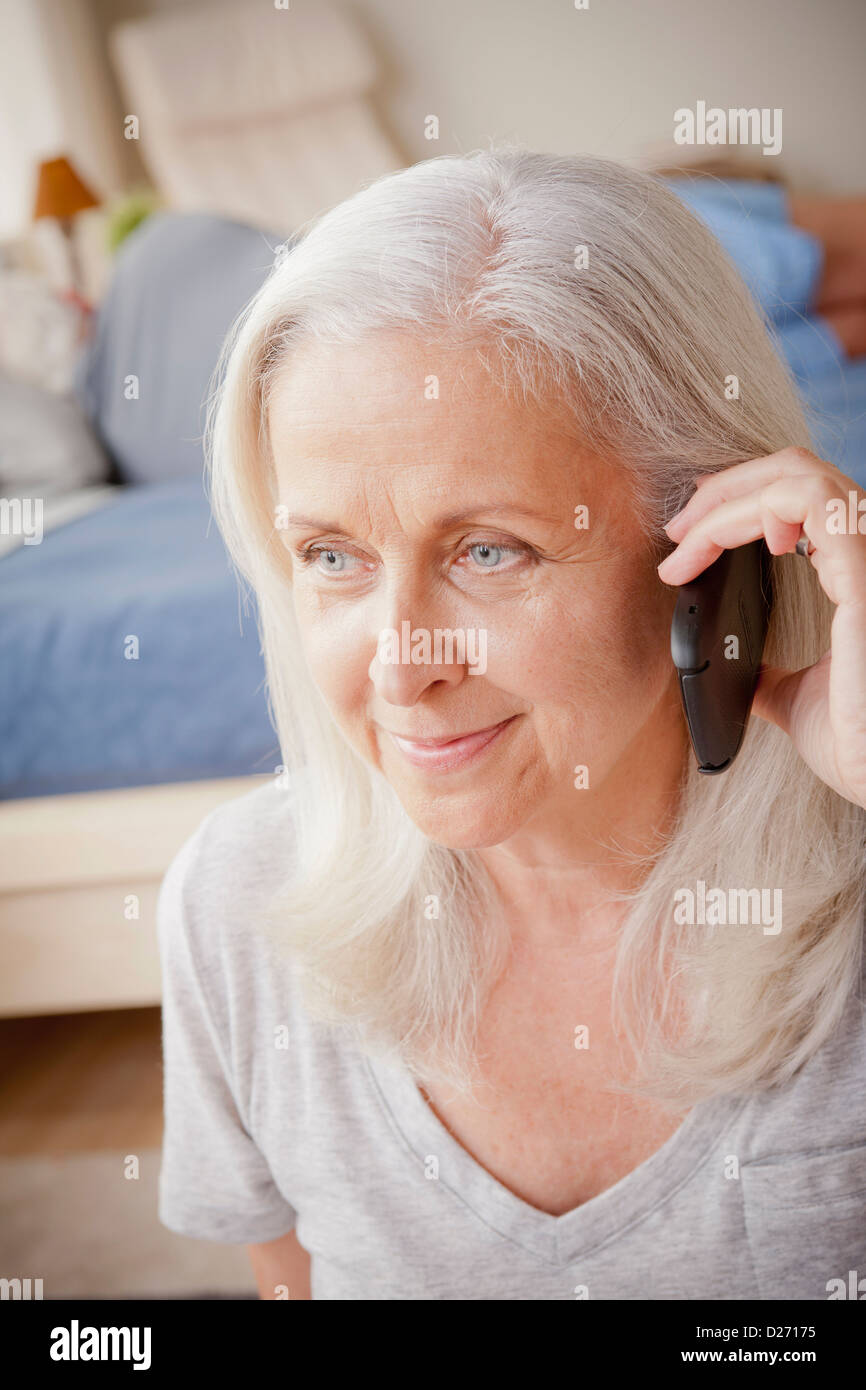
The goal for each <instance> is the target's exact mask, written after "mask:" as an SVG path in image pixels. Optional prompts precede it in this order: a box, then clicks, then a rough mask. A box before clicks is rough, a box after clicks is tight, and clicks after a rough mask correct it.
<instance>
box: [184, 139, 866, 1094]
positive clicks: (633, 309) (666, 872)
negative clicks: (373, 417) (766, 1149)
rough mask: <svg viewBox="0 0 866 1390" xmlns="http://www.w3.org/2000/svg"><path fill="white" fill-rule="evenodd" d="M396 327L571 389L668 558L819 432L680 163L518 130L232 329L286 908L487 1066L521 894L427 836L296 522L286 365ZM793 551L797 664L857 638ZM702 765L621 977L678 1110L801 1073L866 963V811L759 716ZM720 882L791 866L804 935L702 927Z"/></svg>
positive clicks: (239, 503)
mask: <svg viewBox="0 0 866 1390" xmlns="http://www.w3.org/2000/svg"><path fill="white" fill-rule="evenodd" d="M579 248H586V249H585V252H582V251H580V250H579ZM377 329H386V330H387V329H392V330H395V329H396V330H405V331H406V332H408V333H412V334H417V335H419V337H421V338H426V337H429V336H432V335H435V334H438V335H441V334H443V333H444V334H450V335H452V337H453V338H454V340H455V342H465V343H466V344H473V345H475V346H476V348H477V351H478V353H479V356H480V359H481V360H482V362H483V363H484V365H485V367H486V368H487V370H488V371H489V372H490V374H491V380H495V381H496V383H497V386H498V388H499V389H502V390H505V391H509V392H510V391H512V390H517V391H519V392H521V393H522V394H523V399H524V400H525V399H526V398H527V396H530V395H531V396H532V397H533V398H534V399H535V400H538V401H540V402H542V403H543V402H545V401H547V402H550V401H551V400H552V399H553V398H554V397H555V398H556V399H557V400H559V401H563V402H565V404H566V406H567V407H568V408H569V410H570V411H571V412H572V414H573V418H574V421H575V428H576V431H577V433H578V434H579V437H580V438H581V439H583V440H584V441H586V442H587V443H589V444H590V445H591V446H592V447H594V448H595V450H596V451H597V452H598V453H599V454H600V455H602V456H604V457H607V458H610V459H613V460H615V461H616V463H617V464H618V466H619V467H620V468H621V469H622V471H623V482H624V485H626V484H628V486H629V489H630V491H631V495H632V497H633V499H634V504H635V506H636V508H637V513H638V515H639V517H640V519H641V522H642V525H643V528H644V532H645V535H646V537H647V539H648V541H649V543H650V545H651V548H652V549H653V552H654V553H655V554H656V557H657V558H659V559H660V558H661V556H662V554H663V553H665V552H666V551H667V550H669V549H670V548H671V547H670V542H669V541H668V538H667V537H666V536H665V534H664V532H663V530H662V527H663V525H664V523H665V521H666V520H667V519H668V517H669V516H670V515H671V514H672V512H673V511H675V510H677V509H678V508H679V506H681V505H682V503H683V502H684V501H685V500H686V498H687V496H688V495H689V494H690V492H691V491H692V488H693V482H694V478H695V476H696V474H698V473H706V472H708V471H711V470H718V469H723V468H726V467H729V466H730V465H731V464H734V463H738V462H741V461H743V460H746V459H750V458H756V457H759V456H762V455H765V454H770V453H773V452H775V451H777V450H779V449H782V448H784V447H787V446H796V445H799V446H801V447H804V446H805V447H811V440H810V437H809V431H808V427H807V424H806V421H805V418H804V414H803V410H802V408H801V406H800V403H799V400H798V397H797V394H796V391H795V389H794V387H793V385H792V382H791V380H790V377H789V375H788V371H787V368H786V367H785V366H784V364H783V362H782V361H781V359H780V356H779V354H778V352H777V350H776V348H775V346H774V343H773V341H772V338H771V335H770V329H769V326H768V324H767V323H766V321H765V320H764V318H763V317H762V314H761V312H760V311H759V310H758V308H757V307H756V305H755V303H754V302H753V301H752V299H751V297H750V295H749V293H748V291H747V289H746V288H745V286H744V284H743V281H742V280H741V278H740V275H739V274H738V272H737V270H736V268H735V267H734V266H733V264H732V263H731V262H730V261H729V259H728V258H727V256H726V255H725V253H724V252H723V250H722V248H721V247H720V246H719V245H718V243H717V242H716V240H715V239H714V237H713V236H712V235H711V234H710V232H709V231H708V230H707V229H706V228H705V227H704V226H703V224H702V223H701V222H700V221H699V220H698V219H697V218H696V217H695V216H693V215H692V213H691V212H689V211H688V210H687V209H686V207H685V206H684V205H683V204H682V203H681V202H680V201H679V199H678V198H677V197H676V196H675V195H674V194H673V193H672V192H671V191H670V190H669V189H668V188H667V187H666V186H665V185H664V184H663V183H662V182H661V181H660V180H659V179H658V178H656V177H654V176H652V175H651V174H648V173H644V172H640V171H637V170H634V169H630V168H627V167H624V166H621V165H619V164H616V163H614V162H611V161H608V160H604V159H597V158H592V157H588V156H554V155H546V154H539V153H534V152H531V151H528V150H525V149H523V148H521V147H515V146H512V145H507V146H499V147H493V148H491V149H489V150H483V151H478V152H473V153H471V154H468V155H461V156H443V157H440V158H435V159H430V160H426V161H424V162H423V163H419V164H415V165H413V166H412V167H410V168H407V169H404V170H401V171H400V172H398V173H394V174H389V175H386V176H385V177H383V178H380V179H378V180H377V181H376V182H374V183H372V184H371V185H369V186H368V187H366V188H365V189H363V190H362V191H361V192H359V193H357V194H356V195H355V196H353V197H351V198H349V199H348V200H347V201H345V202H343V203H341V204H340V205H339V206H338V207H335V208H333V209H332V210H331V211H329V212H328V213H326V214H325V215H324V216H322V217H321V218H320V219H319V220H317V221H315V222H314V223H313V224H312V225H310V226H308V227H305V228H304V229H302V234H301V235H299V237H298V238H297V239H296V241H295V242H294V243H293V244H292V245H290V247H289V248H288V252H287V254H286V255H285V256H284V257H280V258H278V260H277V263H276V264H275V267H274V269H273V271H272V272H271V274H270V275H269V276H268V278H267V280H266V281H265V283H264V284H263V286H262V287H261V289H260V291H259V292H258V293H257V294H256V295H255V297H254V298H253V299H252V301H251V302H250V303H249V304H248V305H247V307H246V309H245V310H244V312H243V313H242V314H241V316H240V317H239V318H238V320H237V321H236V323H235V325H234V327H233V329H232V331H231V333H230V334H229V337H228V339H227V340H226V343H225V345H224V348H223V352H222V354H221V358H220V362H219V364H218V367H217V372H216V374H215V378H214V393H213V395H212V398H211V400H210V402H209V409H208V422H207V432H206V443H207V456H208V463H209V470H210V479H209V481H210V493H211V501H212V506H213V511H214V514H215V517H216V520H217V523H218V525H219V527H220V530H221V532H222V534H223V536H224V538H225V541H226V544H227V546H228V549H229V552H230V555H231V557H232V560H233V562H234V564H235V566H236V569H237V571H238V573H239V576H241V577H242V579H245V580H247V581H248V582H249V584H250V585H251V586H252V588H253V590H254V591H255V595H256V597H257V601H258V621H259V624H260V634H261V639H262V645H263V651H264V659H265V665H266V671H267V680H268V695H269V701H270V708H271V714H272V718H273V721H274V724H275V728H276V731H277V735H278V738H279V741H280V748H281V758H282V762H283V764H284V765H285V767H286V769H287V774H286V776H287V779H288V783H289V787H290V793H289V794H291V796H292V797H293V798H294V800H295V809H294V823H295V827H296V835H297V841H296V844H295V848H294V850H293V851H292V855H291V865H288V864H287V872H286V877H285V881H283V882H281V883H280V884H275V885H274V889H275V891H274V897H273V910H272V912H271V913H270V914H269V916H268V918H267V920H266V922H263V923H262V924H261V927H262V929H265V927H266V926H268V927H269V928H270V929H271V930H273V931H274V932H275V933H276V935H277V937H278V939H279V941H280V942H281V943H282V944H283V946H284V948H285V950H286V951H287V952H288V953H289V954H290V956H291V959H292V960H293V962H295V963H296V965H297V966H298V967H299V969H300V972H301V978H302V980H303V988H304V997H305V1002H306V1006H307V1007H308V1009H309V1010H310V1012H311V1014H312V1015H314V1016H316V1017H318V1018H320V1019H322V1020H325V1021H327V1022H329V1023H332V1024H334V1025H345V1026H347V1027H349V1028H350V1029H351V1030H352V1032H353V1035H354V1037H355V1038H356V1040H357V1042H358V1045H359V1046H360V1047H361V1048H362V1049H364V1050H366V1051H368V1052H370V1053H381V1052H394V1053H396V1054H397V1055H398V1056H399V1057H400V1058H401V1059H402V1060H403V1062H404V1063H405V1064H406V1065H407V1066H408V1067H409V1069H410V1070H411V1072H412V1073H413V1075H414V1076H415V1077H416V1079H417V1080H419V1081H420V1082H421V1083H422V1084H423V1082H424V1081H425V1080H432V1079H434V1078H436V1079H440V1080H441V1079H444V1080H446V1081H447V1082H450V1083H451V1084H452V1085H454V1086H456V1087H458V1088H461V1089H462V1088H467V1087H469V1086H471V1084H472V1078H473V1073H474V1065H475V1054H474V1041H475V1038H476V1027H477V1023H478V1018H479V1010H480V1008H481V1007H483V1004H484V1000H485V999H486V997H487V995H488V992H489V990H490V988H491V987H492V985H493V983H494V982H495V981H496V979H497V978H498V976H499V973H500V971H501V969H502V968H503V964H504V962H505V960H506V959H507V953H508V941H507V931H506V929H505V928H504V927H503V925H502V922H501V920H500V917H499V916H498V913H497V898H496V893H495V889H494V887H493V885H492V882H491V880H490V878H489V875H488V874H487V871H486V869H485V866H484V865H483V863H482V861H481V858H480V856H479V855H478V853H477V852H475V851H472V850H454V849H451V848H448V847H445V846H443V845H440V844H438V843H434V842H432V841H430V840H429V839H428V838H427V837H426V836H425V835H424V834H423V832H422V831H421V830H420V829H419V828H418V827H417V826H416V825H415V824H414V823H413V821H412V820H411V819H410V817H409V815H408V814H407V813H406V811H405V810H404V809H403V807H402V805H401V804H400V801H399V800H398V798H397V795H396V793H395V791H394V789H393V788H392V787H391V786H390V785H389V783H388V782H387V781H386V780H385V778H384V777H383V775H382V774H381V772H380V771H379V770H378V769H376V768H375V767H373V766H372V765H370V764H368V763H367V762H366V761H365V760H364V759H363V758H361V756H360V755H359V754H358V753H357V752H356V751H355V750H354V749H353V748H352V747H351V745H350V744H349V743H348V741H347V740H346V739H345V737H344V736H343V734H342V733H341V731H340V730H339V728H338V727H337V725H336V723H335V721H334V720H333V718H332V717H331V715H330V713H329V711H328V709H327V707H326V705H325V703H324V701H323V699H322V696H321V695H320V693H319V691H318V689H317V687H316V686H315V684H314V683H313V681H312V678H311V676H310V673H309V671H308V668H307V665H306V660H305V656H304V652H303V647H302V643H301V640H300V635H299V631H298V628H297V624H296V619H295V614H294V608H293V602H292V592H291V572H290V561H289V560H288V558H287V551H286V548H285V546H283V545H282V544H281V542H280V538H279V535H278V533H277V532H276V530H275V514H276V512H275V509H276V506H277V495H276V489H275V477H274V467H273V458H272V455H271V450H270V441H269V439H268V437H267V428H266V411H267V403H268V399H269V392H270V389H271V384H272V382H273V380H274V378H275V375H276V374H277V373H283V372H287V371H288V372H290V371H291V368H292V360H293V357H294V356H295V354H297V353H299V352H302V351H303V343H304V341H305V340H310V339H312V338H315V339H318V340H320V341H323V342H325V343H328V342H330V343H336V342H357V343H359V344H361V343H362V341H363V339H364V336H365V334H367V333H370V332H372V331H375V330H377ZM489 349H492V351H489ZM731 373H735V374H736V376H737V377H738V378H739V381H740V393H739V399H735V400H732V399H728V398H727V395H726V393H725V390H724V383H725V379H726V377H728V376H729V374H731ZM772 564H773V584H774V595H775V599H774V608H773V612H772V617H771V622H770V629H769V634H768V639H767V645H766V648H765V657H764V659H765V660H766V661H767V662H769V663H771V664H775V665H782V666H787V667H791V668H794V669H798V668H801V667H803V666H806V665H809V664H811V663H812V662H814V661H815V660H817V659H818V658H819V657H820V656H821V655H822V654H823V652H824V651H825V650H826V649H827V648H828V647H829V645H830V622H831V618H832V611H833V609H832V604H831V603H830V601H829V600H828V599H827V598H826V596H825V595H824V593H823V591H822V589H821V587H820V584H819V582H818V579H817V576H816V574H815V572H814V570H813V568H812V566H811V565H809V564H808V563H806V562H804V561H803V560H802V559H800V558H799V557H796V556H793V555H783V556H776V557H774V558H773V562H772ZM681 788H682V795H681V801H680V807H679V812H678V816H677V819H676V823H675V825H674V828H673V830H672V831H671V832H670V833H669V834H668V836H667V837H666V838H665V840H664V842H663V843H662V844H661V845H660V846H659V847H658V849H657V850H654V851H653V852H652V853H651V854H648V855H646V856H644V857H643V860H642V861H641V862H642V863H643V870H644V871H643V874H642V878H641V882H640V886H639V887H638V888H637V889H635V890H634V891H630V892H627V893H623V894H621V895H619V896H620V897H621V898H622V900H623V901H624V902H625V904H626V907H627V911H626V913H625V920H624V922H623V924H622V927H621V929H620V935H619V941H618V947H617V956H616V971H615V981H614V984H615V991H614V1017H615V1021H617V1022H618V1026H619V1027H620V1028H621V1030H622V1032H623V1035H624V1036H626V1037H627V1038H628V1039H629V1041H630V1042H631V1043H632V1045H633V1047H634V1048H635V1052H636V1055H637V1056H638V1057H640V1058H641V1059H642V1062H643V1064H644V1074H643V1076H642V1078H640V1080H639V1082H636V1083H635V1085H634V1086H633V1087H629V1088H628V1089H631V1090H634V1091H635V1092H636V1093H640V1094H644V1095H647V1096H652V1097H655V1098H656V1099H658V1100H660V1101H667V1102H669V1103H672V1104H676V1105H680V1104H682V1103H683V1102H684V1101H687V1102H689V1103H695V1102H697V1101H698V1100H700V1099H703V1098H705V1097H708V1096H711V1095H714V1094H718V1093H721V1092H738V1091H744V1090H756V1089H760V1088H763V1087H766V1086H771V1085H776V1084H779V1083H781V1082H784V1081H785V1080H787V1079H788V1078H790V1077H791V1076H792V1075H793V1074H794V1073H795V1072H796V1071H797V1070H798V1069H799V1068H800V1067H801V1066H802V1065H803V1063H804V1062H806V1061H807V1059H808V1058H809V1057H810V1056H811V1055H812V1054H813V1053H814V1052H815V1051H816V1049H817V1048H818V1047H820V1046H821V1044H822V1043H823V1042H824V1041H825V1040H826V1039H827V1038H828V1037H829V1035H830V1034H831V1032H832V1031H833V1029H834V1027H835V1026H836V1024H837V1023H838V1021H839V1019H840V1016H841V1012H842V1010H843V1008H844V1005H845V1002H846V999H847V997H848V994H849V991H850V990H851V989H852V987H853V985H854V983H855V980H856V978H857V971H858V968H859V961H860V948H861V940H862V921H863V912H864V874H863V852H864V825H866V813H864V812H863V810H862V809H861V808H859V807H856V806H854V805H853V804H852V803H849V802H847V801H846V800H844V799H843V798H842V797H840V796H839V795H837V793H836V792H834V791H832V790H831V789H830V788H829V787H827V786H826V785H825V784H824V783H822V782H821V780H820V779H819V778H818V777H817V776H815V774H814V773H813V772H812V771H811V770H810V769H809V767H807V766H806V765H805V763H804V762H803V761H802V759H801V758H800V756H799V754H798V753H797V751H796V749H795V748H794V746H793V744H792V743H791V741H790V739H789V738H788V737H787V735H785V734H784V733H783V732H782V731H781V730H779V729H778V728H777V727H776V726H775V725H772V724H770V723H768V722H766V721H764V720H761V719H759V718H757V717H755V718H752V719H751V721H750V724H749V728H748V731H747V735H746V739H745V743H744V747H743V750H742V752H741V753H740V756H739V757H738V758H737V760H736V762H735V763H734V764H733V766H732V767H731V768H730V770H729V771H727V772H726V773H725V774H724V775H723V776H717V777H707V776H702V775H701V774H700V773H699V772H698V770H697V766H696V763H695V761H694V759H693V758H692V757H691V756H689V759H688V761H687V764H686V765H685V766H684V767H683V770H682V782H681ZM287 853H288V847H287ZM699 880H703V881H704V882H705V883H706V884H708V885H724V886H725V887H726V888H727V887H728V886H730V885H734V886H736V887H738V888H739V887H740V886H742V885H759V886H764V887H766V886H767V885H769V886H771V887H779V886H781V887H783V889H784V909H785V911H784V926H783V929H782V931H781V932H780V933H779V934H778V935H767V934H766V933H763V932H762V931H761V930H760V929H756V928H754V927H751V928H744V927H740V928H737V929H735V930H733V931H732V930H731V929H730V928H727V929H724V928H723V929H721V930H718V929H717V930H715V931H713V932H710V931H708V930H707V929H706V928H698V927H695V926H687V925H680V924H678V923H677V922H676V921H675V918H674V894H675V892H676V891H677V890H678V889H679V888H681V887H682V886H684V885H694V884H696V883H697V882H698V881H699ZM431 903H435V904H438V917H436V916H434V917H431V916H430V911H431V909H430V904H431ZM674 984H676V986H677V989H678V990H679V992H680V993H681V996H682V1000H681V1001H680V1003H677V1004H676V1005H675V1004H674V1002H673V986H674ZM683 1001H684V1010H685V1012H684V1014H680V1012H679V1010H680V1007H681V1003H682V1002H683Z"/></svg>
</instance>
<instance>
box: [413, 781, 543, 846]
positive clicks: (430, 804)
mask: <svg viewBox="0 0 866 1390" xmlns="http://www.w3.org/2000/svg"><path fill="white" fill-rule="evenodd" d="M400 800H401V802H402V804H403V808H404V810H405V811H406V814H407V815H408V816H409V817H410V819H411V820H412V821H413V822H414V823H415V825H417V827H418V829H419V830H421V831H423V833H424V834H425V835H426V836H427V838H428V840H432V841H433V842H434V843H435V844H437V845H443V846H444V847H445V848H446V849H489V848H491V846H493V845H501V844H502V842H503V841H504V840H507V839H508V838H509V837H510V836H511V835H513V834H514V833H515V832H516V831H517V830H519V829H520V826H521V825H522V824H523V823H524V821H525V820H526V816H527V806H526V804H525V803H523V804H519V805H518V804H513V803H512V804H511V805H510V806H509V805H508V803H507V802H505V804H503V797H502V794H501V791H500V792H499V793H498V794H497V793H496V792H495V791H494V793H493V794H492V795H491V797H490V798H489V799H488V798H486V797H484V796H483V795H481V796H479V793H478V791H477V789H476V790H475V791H473V792H469V793H467V796H466V802H465V804H461V799H460V798H459V797H453V796H452V797H444V796H443V797H441V798H440V799H439V801H438V802H437V800H436V799H435V798H433V799H431V800H426V801H420V800H418V799H417V798H415V797H408V798H407V797H404V796H401V797H400Z"/></svg>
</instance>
